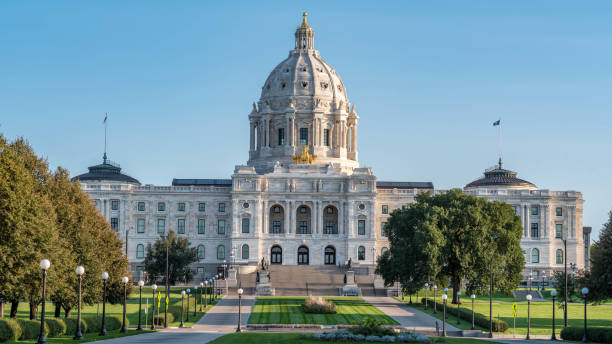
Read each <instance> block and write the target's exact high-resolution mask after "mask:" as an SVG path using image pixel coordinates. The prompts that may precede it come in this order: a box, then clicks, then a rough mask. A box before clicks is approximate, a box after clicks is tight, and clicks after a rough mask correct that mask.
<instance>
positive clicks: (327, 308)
mask: <svg viewBox="0 0 612 344" xmlns="http://www.w3.org/2000/svg"><path fill="white" fill-rule="evenodd" d="M302 309H303V310H304V313H315V314H335V313H336V305H334V304H333V303H332V302H329V301H325V300H323V298H321V297H318V298H316V299H315V298H313V297H309V298H308V299H307V300H306V302H305V303H303V304H302Z"/></svg>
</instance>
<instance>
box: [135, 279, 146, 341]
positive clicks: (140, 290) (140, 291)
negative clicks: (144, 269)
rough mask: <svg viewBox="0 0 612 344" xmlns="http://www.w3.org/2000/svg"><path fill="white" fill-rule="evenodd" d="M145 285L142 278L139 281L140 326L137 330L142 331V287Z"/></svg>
mask: <svg viewBox="0 0 612 344" xmlns="http://www.w3.org/2000/svg"><path fill="white" fill-rule="evenodd" d="M143 286H144V281H143V280H140V281H138V289H139V294H140V295H139V296H138V327H137V328H136V330H137V331H142V319H141V317H142V315H141V311H142V287H143Z"/></svg>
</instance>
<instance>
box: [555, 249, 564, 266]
mask: <svg viewBox="0 0 612 344" xmlns="http://www.w3.org/2000/svg"><path fill="white" fill-rule="evenodd" d="M556 261H557V264H563V250H562V249H558V250H557V260H556Z"/></svg>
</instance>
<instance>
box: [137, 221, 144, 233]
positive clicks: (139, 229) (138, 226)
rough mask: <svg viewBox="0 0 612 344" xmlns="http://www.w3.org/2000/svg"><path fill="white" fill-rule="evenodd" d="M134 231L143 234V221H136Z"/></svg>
mask: <svg viewBox="0 0 612 344" xmlns="http://www.w3.org/2000/svg"><path fill="white" fill-rule="evenodd" d="M136 231H137V232H138V233H144V232H145V219H138V221H137V222H136Z"/></svg>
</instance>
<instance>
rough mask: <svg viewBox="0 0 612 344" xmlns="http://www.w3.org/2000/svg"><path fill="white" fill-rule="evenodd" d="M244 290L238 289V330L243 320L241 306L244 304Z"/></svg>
mask: <svg viewBox="0 0 612 344" xmlns="http://www.w3.org/2000/svg"><path fill="white" fill-rule="evenodd" d="M243 292H244V290H242V288H239V289H238V328H236V332H240V322H241V320H242V312H241V311H240V306H241V304H242V293H243Z"/></svg>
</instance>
